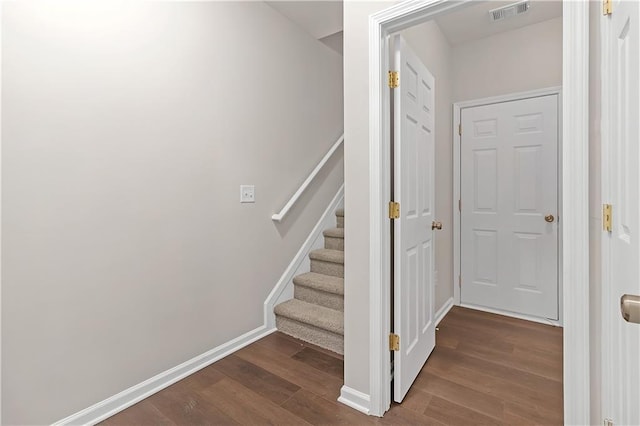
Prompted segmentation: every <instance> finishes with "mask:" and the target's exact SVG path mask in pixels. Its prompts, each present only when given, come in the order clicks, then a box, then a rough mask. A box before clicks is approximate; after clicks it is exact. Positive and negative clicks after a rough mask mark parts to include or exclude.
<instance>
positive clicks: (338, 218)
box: [336, 216, 344, 228]
mask: <svg viewBox="0 0 640 426" xmlns="http://www.w3.org/2000/svg"><path fill="white" fill-rule="evenodd" d="M336 224H337V227H338V228H344V216H336Z"/></svg>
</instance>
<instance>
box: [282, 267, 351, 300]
mask: <svg viewBox="0 0 640 426" xmlns="http://www.w3.org/2000/svg"><path fill="white" fill-rule="evenodd" d="M293 283H294V284H295V285H299V286H302V287H308V288H312V289H315V290H319V291H326V292H327V293H332V294H339V295H341V296H344V278H340V277H333V276H331V275H324V274H318V273H315V272H307V273H305V274H301V275H296V276H295V277H293Z"/></svg>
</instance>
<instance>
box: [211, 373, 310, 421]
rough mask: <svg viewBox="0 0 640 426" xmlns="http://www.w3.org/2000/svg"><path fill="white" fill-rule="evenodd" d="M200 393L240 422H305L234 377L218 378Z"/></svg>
mask: <svg viewBox="0 0 640 426" xmlns="http://www.w3.org/2000/svg"><path fill="white" fill-rule="evenodd" d="M202 395H203V396H204V397H206V398H207V399H208V400H209V401H211V403H212V404H213V405H215V406H216V407H217V408H218V409H219V410H220V411H222V412H224V413H225V414H226V415H227V416H229V417H231V418H233V419H234V420H235V421H236V422H238V423H239V424H242V425H265V424H269V425H305V424H308V423H306V422H305V421H304V420H303V419H301V418H299V417H296V416H294V415H292V414H291V413H290V412H289V411H287V410H285V409H283V408H282V407H280V406H279V405H277V404H275V403H273V402H272V401H271V400H269V399H267V398H264V397H263V396H261V395H259V394H257V393H256V392H253V391H252V390H251V389H248V388H247V387H245V386H243V385H242V384H240V383H238V382H236V381H235V380H233V379H223V380H220V381H219V382H218V383H216V384H215V385H213V386H210V387H208V388H207V389H205V390H203V391H202ZM210 424H215V423H210Z"/></svg>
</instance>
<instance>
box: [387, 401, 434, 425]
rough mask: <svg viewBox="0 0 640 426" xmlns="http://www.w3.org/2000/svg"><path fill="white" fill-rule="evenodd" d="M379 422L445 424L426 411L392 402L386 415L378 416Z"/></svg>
mask: <svg viewBox="0 0 640 426" xmlns="http://www.w3.org/2000/svg"><path fill="white" fill-rule="evenodd" d="M377 423H378V424H381V425H389V426H395V425H416V426H445V425H446V423H442V422H440V421H438V420H436V419H434V418H432V417H430V416H427V415H426V414H424V413H418V412H416V411H414V410H412V409H409V408H407V407H405V403H404V401H402V404H391V408H390V409H389V411H387V412H386V413H385V414H384V417H382V418H378V419H377Z"/></svg>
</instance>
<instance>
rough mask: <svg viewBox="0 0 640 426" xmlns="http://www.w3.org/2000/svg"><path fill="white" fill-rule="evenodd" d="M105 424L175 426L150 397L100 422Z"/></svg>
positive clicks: (113, 425) (116, 425) (110, 425)
mask: <svg viewBox="0 0 640 426" xmlns="http://www.w3.org/2000/svg"><path fill="white" fill-rule="evenodd" d="M100 424H101V425H104V426H131V425H137V426H156V425H158V426H173V425H175V423H174V422H172V421H171V420H170V419H169V418H168V417H166V416H165V415H164V414H162V412H160V410H158V409H157V408H156V406H155V405H153V404H152V403H151V402H150V401H149V400H148V399H144V400H142V401H140V402H139V403H137V404H135V405H134V406H132V407H131V408H128V409H126V410H124V411H121V412H119V413H118V414H116V415H115V416H112V417H109V418H108V419H106V420H105V421H104V422H102V423H100Z"/></svg>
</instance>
